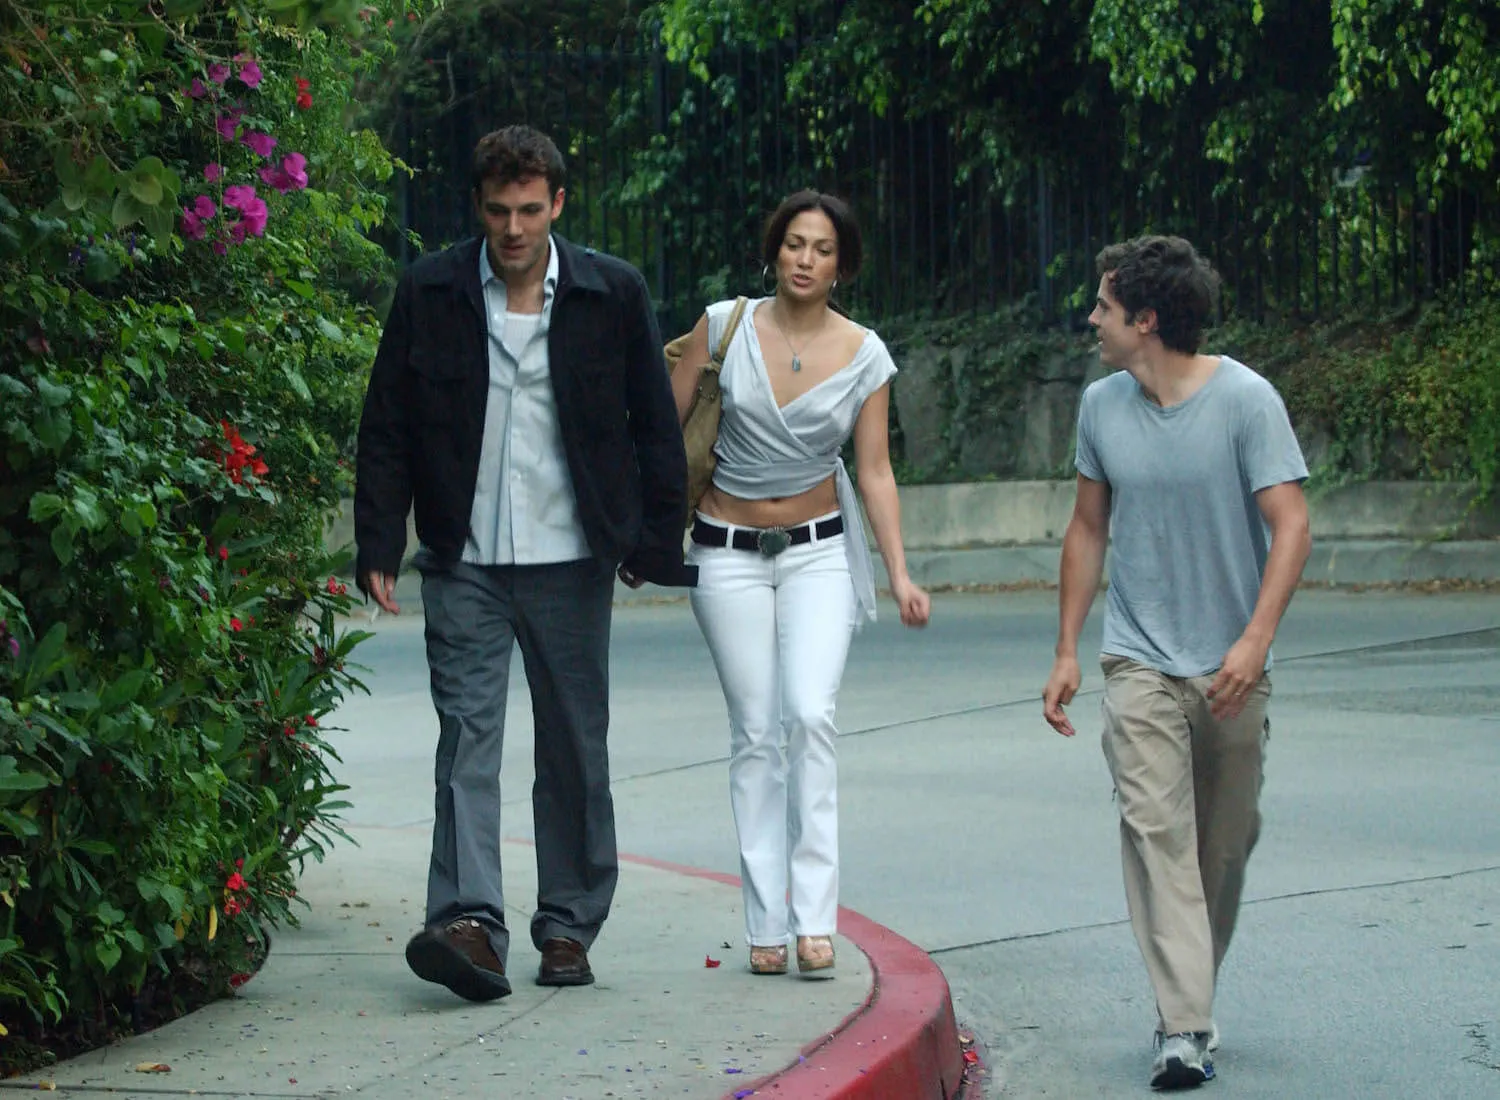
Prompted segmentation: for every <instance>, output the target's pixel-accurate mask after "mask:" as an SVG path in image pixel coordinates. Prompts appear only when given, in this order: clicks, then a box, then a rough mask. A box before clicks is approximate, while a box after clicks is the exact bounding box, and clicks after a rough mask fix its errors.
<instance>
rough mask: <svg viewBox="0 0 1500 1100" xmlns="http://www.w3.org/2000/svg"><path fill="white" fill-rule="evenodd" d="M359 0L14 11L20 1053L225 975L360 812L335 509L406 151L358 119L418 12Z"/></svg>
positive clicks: (5, 992)
mask: <svg viewBox="0 0 1500 1100" xmlns="http://www.w3.org/2000/svg"><path fill="white" fill-rule="evenodd" d="M387 6H390V7H394V6H395V5H387ZM359 14H360V13H359V12H358V11H357V10H356V8H355V6H354V5H353V4H349V3H318V2H316V0H307V2H302V0H271V2H267V3H229V2H223V0H167V2H166V3H165V4H162V3H156V2H153V3H147V2H144V0H61V2H56V3H52V2H45V0H32V2H31V3H25V2H14V3H8V4H7V5H6V7H5V12H4V14H3V15H0V34H3V41H0V48H3V50H4V52H5V54H6V55H7V62H6V64H7V66H8V67H7V68H6V70H5V71H4V73H3V75H0V111H3V113H0V117H3V118H5V119H6V120H7V129H6V142H5V145H4V147H3V149H0V153H3V157H4V160H3V162H0V405H3V408H4V412H5V415H4V417H3V418H0V1035H6V1034H9V1035H10V1037H11V1038H9V1039H7V1041H6V1049H7V1050H9V1051H12V1052H19V1053H12V1054H10V1055H8V1056H7V1060H8V1061H11V1062H12V1063H14V1062H15V1061H17V1060H24V1059H26V1058H33V1059H34V1058H35V1057H36V1056H37V1054H38V1052H39V1051H45V1050H47V1049H49V1048H50V1049H51V1050H55V1051H67V1050H71V1049H76V1048H77V1047H78V1046H80V1045H87V1044H88V1043H91V1042H96V1041H99V1040H101V1039H104V1038H108V1037H109V1036H110V1035H112V1034H113V1033H115V1032H117V1031H118V1030H119V1029H120V1028H121V1027H123V1026H128V1025H130V1024H132V1023H134V1024H136V1025H137V1026H139V1025H140V1024H142V1023H149V1022H151V1021H152V1020H153V1019H157V1018H160V1017H162V1016H168V1015H171V1014H173V1013H175V1012H177V1011H180V1010H181V1009H182V1007H183V1006H184V1005H185V1004H187V1003H190V1002H193V1001H196V1000H201V999H206V998H209V997H213V996H217V995H220V994H222V993H224V992H225V991H227V990H228V989H230V988H231V987H232V986H233V985H234V984H235V983H236V982H237V981H240V980H242V979H243V977H244V976H245V975H246V974H248V973H249V972H251V971H252V969H253V967H254V966H255V965H256V963H257V961H258V959H259V958H260V957H261V956H262V955H263V952H264V945H265V938H264V937H265V932H264V930H265V928H266V927H267V926H269V925H274V924H275V923H276V922H278V921H283V920H287V919H290V918H291V917H292V916H293V909H292V905H293V902H294V900H295V894H296V889H295V881H296V879H295V875H296V870H297V868H298V866H299V864H300V862H301V861H302V860H303V859H304V858H305V857H306V856H308V855H314V856H320V855H321V854H322V851H323V848H324V846H325V845H326V844H327V843H328V841H329V839H330V838H331V837H332V836H333V835H334V834H336V833H337V831H338V830H337V823H336V813H337V810H338V809H339V808H340V805H341V804H340V803H339V802H338V801H337V795H338V792H339V791H340V789H341V788H340V785H339V784H338V783H337V782H336V781H335V779H334V776H333V775H332V773H331V772H330V768H329V765H330V762H331V761H332V760H334V759H336V757H335V756H334V753H333V750H332V749H331V747H330V746H329V744H328V743H327V741H325V740H324V737H325V734H326V727H325V726H324V725H323V724H322V722H323V719H324V717H325V716H326V715H327V714H328V713H329V712H330V711H331V710H332V709H333V708H334V707H335V705H336V704H337V703H338V702H339V700H340V699H341V698H342V697H343V695H344V694H345V693H346V692H347V691H349V690H350V689H351V688H354V687H357V686H358V684H357V681H356V680H355V679H354V678H353V675H352V671H353V668H352V666H351V665H349V664H347V662H348V661H349V658H350V654H351V651H352V650H353V649H354V647H355V646H356V645H357V644H358V642H359V641H360V640H361V637H362V635H360V634H359V633H357V632H352V631H347V630H343V629H341V627H340V625H339V619H338V614H339V612H341V611H344V610H346V609H347V607H348V604H349V597H348V595H347V592H346V590H345V588H344V587H343V585H342V584H340V583H339V582H338V581H337V580H335V579H334V578H333V573H334V571H335V569H336V568H337V567H338V565H339V564H340V562H339V561H338V560H335V559H331V558H330V557H329V556H328V554H327V553H326V551H325V550H324V547H323V530H324V523H325V519H326V517H327V516H328V514H329V512H330V510H331V509H333V508H334V507H335V506H336V505H337V502H338V500H339V499H340V496H341V494H342V493H343V492H345V491H346V490H347V486H348V482H349V478H350V471H349V470H348V469H347V468H346V466H345V462H344V456H345V455H347V454H350V453H352V448H351V446H350V443H351V440H352V436H353V432H354V428H355V425H356V422H357V417H358V409H359V400H360V396H361V393H362V390H363V385H364V379H365V372H366V370H367V368H368V364H369V362H370V360H371V359H372V357H373V351H374V346H375V342H376V340H377V338H378V328H377V318H376V315H375V310H374V309H373V308H372V306H371V304H370V303H369V302H366V301H364V300H362V296H366V295H373V294H374V292H376V291H378V290H379V289H380V288H381V287H383V286H384V285H386V284H387V283H388V282H389V279H390V274H391V272H390V270H389V263H388V261H387V259H386V257H385V256H384V254H383V253H382V252H381V250H380V249H379V248H377V247H376V246H375V245H373V244H371V243H370V241H369V240H368V239H367V237H366V234H367V233H368V232H369V231H371V230H373V229H375V228H376V227H377V226H378V225H380V224H381V223H382V221H383V220H384V213H385V201H384V198H383V196H382V193H381V191H380V189H379V188H380V185H381V184H382V182H383V181H384V180H385V179H386V178H387V177H388V176H389V175H390V173H391V172H392V170H393V168H394V167H396V165H394V164H393V162H392V160H391V158H390V157H389V156H388V155H387V154H386V152H385V151H384V150H383V148H382V147H381V145H380V143H379V142H378V140H376V139H375V138H373V137H372V136H371V135H368V134H364V133H351V132H350V131H349V127H348V125H347V122H348V119H347V117H346V112H347V111H348V109H349V104H350V102H351V100H352V92H353V89H354V86H355V83H356V81H357V80H359V79H360V78H361V76H362V74H365V73H371V72H375V71H377V67H378V66H379V64H380V63H381V59H382V57H383V56H384V52H385V39H384V35H385V31H384V27H383V25H384V22H385V19H386V18H389V17H391V16H392V15H394V12H393V11H392V12H387V11H384V10H383V9H382V10H380V11H376V10H375V8H374V7H367V8H366V9H364V13H363V14H364V18H363V19H361V18H359ZM272 15H275V16H277V17H278V18H280V19H284V20H286V22H273V21H272V19H271V16H272ZM371 15H375V16H377V18H370V16H371ZM329 21H333V22H334V23H335V25H334V26H332V27H330V28H329V29H327V30H324V29H319V24H320V23H328V22H329ZM346 23H347V24H348V26H346V25H345V24H346ZM371 28H373V29H371ZM361 29H364V33H362V34H361V33H359V32H360V30H361ZM17 1039H24V1040H25V1042H17V1041H16V1040H17ZM3 1068H5V1067H4V1066H3V1065H0V1069H3Z"/></svg>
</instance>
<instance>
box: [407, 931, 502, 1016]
mask: <svg viewBox="0 0 1500 1100" xmlns="http://www.w3.org/2000/svg"><path fill="white" fill-rule="evenodd" d="M406 965H407V966H409V967H411V972H412V973H413V974H415V975H416V976H417V977H419V978H421V979H422V980H423V981H424V982H432V983H434V984H435V985H441V986H445V987H446V988H448V989H449V990H451V991H453V992H454V993H456V994H458V995H459V996H460V997H462V998H463V999H464V1000H466V1001H495V1000H499V999H500V998H501V997H506V996H509V995H510V979H509V978H507V977H506V976H505V975H504V974H494V973H491V972H490V971H488V970H481V969H480V968H479V967H477V966H475V965H474V964H473V963H471V962H470V961H469V960H468V959H467V958H465V957H464V955H463V953H462V952H460V951H458V950H457V949H455V948H454V947H452V946H450V945H449V944H448V943H447V941H445V940H443V939H442V938H440V937H439V936H437V935H436V934H434V933H429V932H423V933H420V934H418V935H417V936H416V937H415V938H413V939H412V941H411V942H410V943H408V944H407V945H406Z"/></svg>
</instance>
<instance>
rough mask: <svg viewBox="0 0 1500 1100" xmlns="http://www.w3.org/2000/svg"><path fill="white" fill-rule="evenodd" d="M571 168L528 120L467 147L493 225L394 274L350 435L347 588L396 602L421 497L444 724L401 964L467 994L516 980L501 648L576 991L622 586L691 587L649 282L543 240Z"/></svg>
mask: <svg viewBox="0 0 1500 1100" xmlns="http://www.w3.org/2000/svg"><path fill="white" fill-rule="evenodd" d="M563 175H564V166H563V160H562V156H561V154H560V153H559V152H558V150H557V147H556V146H555V145H554V144H553V143H552V141H551V140H550V139H548V138H547V137H546V135H544V134H541V133H539V132H537V131H535V130H533V129H530V128H529V127H524V126H511V127H507V128H505V129H503V130H499V131H496V132H495V133H492V134H489V135H488V136H486V137H485V138H483V139H482V140H481V141H480V142H479V144H478V146H477V147H476V149H475V153H474V167H473V188H474V191H473V195H474V202H475V206H476V210H477V212H478V216H479V220H480V223H481V226H482V228H483V236H482V237H480V238H478V239H475V240H471V241H468V242H466V243H464V244H459V245H456V246H454V247H452V248H449V249H447V250H445V251H443V252H440V253H437V254H434V255H429V256H424V257H422V258H421V259H420V260H418V261H417V262H416V263H415V264H413V265H412V267H411V268H410V269H409V270H408V271H407V272H406V274H405V275H404V276H403V278H402V279H401V283H400V285H399V287H398V288H397V291H396V297H395V301H394V303H393V304H392V307H391V312H390V317H389V318H388V320H387V321H386V328H385V332H384V334H383V336H382V338H381V341H380V351H379V353H378V355H377V356H376V359H375V366H374V369H373V371H372V373H371V376H370V386H369V392H368V393H367V395H366V398H365V407H364V415H363V418H362V419H361V421H360V429H359V456H358V468H357V486H356V490H355V498H354V522H355V537H356V540H357V542H358V546H359V560H358V563H357V566H356V569H357V576H358V578H359V584H360V587H361V588H362V589H363V590H364V591H365V592H366V593H367V594H368V595H369V596H370V597H371V598H372V599H374V600H375V602H376V603H377V604H378V605H379V606H380V607H382V608H384V609H385V610H386V611H389V612H391V613H392V614H395V613H397V611H398V610H399V609H398V607H397V605H396V603H395V599H394V594H395V581H396V574H397V571H398V569H399V568H400V565H401V558H402V555H403V553H404V551H405V548H406V516H407V512H408V510H410V509H412V508H413V507H414V508H415V512H416V525H417V536H418V539H419V540H420V542H421V548H420V550H419V551H418V554H417V557H416V559H415V562H414V564H415V566H416V568H417V569H419V570H420V571H421V573H422V604H423V611H424V613H425V615H426V627H427V630H426V638H427V662H428V666H429V668H430V670H431V676H432V698H433V703H434V705H435V706H436V708H437V713H438V722H439V735H438V746H437V766H436V781H437V799H436V815H437V817H436V821H435V822H434V825H433V835H432V860H431V864H430V867H429V871H428V884H427V916H426V927H425V928H424V929H423V930H422V931H421V932H419V933H418V934H417V935H416V936H415V937H413V938H412V940H411V942H410V943H409V944H408V945H407V948H406V959H407V962H408V964H409V965H410V966H411V968H412V970H413V971H414V972H415V973H416V974H417V975H418V976H419V977H421V978H424V979H426V980H427V981H432V982H437V983H439V984H441V985H444V986H447V987H448V988H449V989H451V990H453V992H455V993H457V994H458V995H459V996H461V997H465V998H467V999H469V1000H474V1001H486V1000H492V999H494V998H496V997H503V996H505V995H506V994H507V993H509V992H510V982H509V979H508V978H507V977H506V969H505V961H506V955H507V951H508V948H509V934H508V932H507V930H506V925H505V902H504V895H503V893H502V888H501V879H500V757H501V744H502V740H503V734H504V726H505V700H506V689H507V684H508V679H509V670H510V658H511V651H512V647H513V646H514V645H515V644H517V643H519V645H520V647H521V655H522V658H523V660H524V663H525V667H526V679H527V681H528V684H529V686H530V688H531V699H532V708H533V713H534V717H535V727H536V735H535V736H536V746H535V758H536V783H535V786H534V787H533V789H532V805H533V811H534V817H535V832H536V859H537V882H538V885H537V909H536V913H535V915H534V916H533V917H532V921H531V938H532V941H533V942H534V943H535V945H536V946H537V948H538V949H539V950H540V951H541V956H542V958H541V968H540V970H539V972H538V975H537V981H538V982H539V983H541V984H543V985H585V984H587V983H589V982H592V981H593V980H594V976H593V972H592V970H591V969H590V967H589V961H588V948H589V947H590V946H591V945H592V943H593V941H594V938H595V937H596V936H597V935H598V933H599V929H600V926H601V925H602V924H603V922H604V919H605V917H606V915H607V914H608V912H609V906H610V902H611V899H612V898H613V895H614V888H615V881H616V878H617V877H618V863H617V858H616V851H615V832H614V807H613V803H612V801H611V798H610V791H609V758H608V750H607V747H606V735H607V731H608V726H609V626H610V610H611V603H612V597H613V592H614V578H615V575H616V572H617V571H618V574H619V576H620V577H621V578H622V579H623V580H624V581H625V582H626V583H627V584H631V585H639V584H641V583H643V582H644V581H647V580H649V581H653V582H655V583H657V584H663V585H681V584H691V583H692V580H693V578H692V571H691V570H690V569H689V568H688V567H687V566H685V565H683V561H682V516H683V513H684V512H685V510H686V503H687V502H686V495H687V489H686V481H687V462H686V458H685V456H684V453H683V445H682V432H681V429H680V428H679V426H678V422H677V411H676V405H675V404H674V402H673V398H672V392H671V388H670V385H669V383H668V378H667V372H666V368H665V365H664V363H663V360H662V349H661V336H660V334H659V332H658V330H657V326H656V321H655V318H654V315H653V313H652V309H651V302H650V298H649V295H648V293H647V290H646V285H645V282H644V280H642V278H641V276H640V274H639V272H637V271H636V270H635V269H634V268H632V267H631V266H630V265H629V264H626V263H624V262H623V261H621V260H618V259H615V258H614V257H612V256H605V255H602V254H599V253H596V252H594V251H593V250H591V249H589V250H586V249H582V248H578V247H576V246H574V245H572V244H570V243H568V242H567V241H565V240H563V239H562V238H561V237H559V236H557V235H556V234H554V233H553V232H552V231H551V227H552V223H553V221H554V220H555V219H556V218H557V216H558V215H559V214H560V213H561V212H562V208H563V198H564V193H563Z"/></svg>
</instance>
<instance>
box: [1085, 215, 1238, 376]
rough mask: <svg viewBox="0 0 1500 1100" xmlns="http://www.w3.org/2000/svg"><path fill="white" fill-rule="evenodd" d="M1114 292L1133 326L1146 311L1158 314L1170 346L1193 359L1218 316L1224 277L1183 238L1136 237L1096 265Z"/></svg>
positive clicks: (1162, 333) (1158, 329) (1106, 252)
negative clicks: (1212, 319) (1210, 322)
mask: <svg viewBox="0 0 1500 1100" xmlns="http://www.w3.org/2000/svg"><path fill="white" fill-rule="evenodd" d="M1094 262H1095V265H1096V266H1097V267H1098V270H1099V274H1100V275H1101V276H1103V277H1105V278H1107V279H1108V280H1109V289H1110V292H1111V293H1112V294H1113V295H1114V296H1115V299H1116V300H1117V301H1118V302H1119V303H1120V305H1121V306H1122V307H1123V308H1124V310H1125V320H1126V321H1127V322H1131V323H1133V322H1134V321H1135V317H1136V314H1138V313H1140V312H1141V310H1143V309H1150V310H1154V311H1155V312H1156V334H1157V335H1158V336H1160V337H1161V342H1162V344H1163V345H1164V346H1166V347H1168V348H1170V349H1171V350H1172V351H1176V352H1181V353H1182V354H1184V355H1192V354H1194V353H1195V352H1197V350H1198V345H1199V344H1200V343H1202V341H1203V328H1204V326H1205V325H1206V324H1207V323H1208V319H1209V317H1211V316H1212V315H1213V312H1214V306H1215V304H1216V302H1217V301H1218V295H1219V275H1218V273H1217V272H1216V271H1214V269H1213V267H1212V266H1211V265H1210V264H1209V262H1208V261H1207V260H1205V259H1204V258H1203V257H1202V256H1200V255H1198V253H1197V251H1196V250H1195V249H1194V248H1193V246H1192V245H1191V244H1189V243H1188V242H1187V241H1185V240H1183V239H1182V238H1181V237H1136V238H1135V239H1134V240H1129V241H1124V242H1123V243H1121V244H1112V245H1110V246H1109V247H1107V248H1105V249H1104V250H1103V251H1101V252H1100V253H1099V255H1098V257H1097V258H1096V260H1095V261H1094Z"/></svg>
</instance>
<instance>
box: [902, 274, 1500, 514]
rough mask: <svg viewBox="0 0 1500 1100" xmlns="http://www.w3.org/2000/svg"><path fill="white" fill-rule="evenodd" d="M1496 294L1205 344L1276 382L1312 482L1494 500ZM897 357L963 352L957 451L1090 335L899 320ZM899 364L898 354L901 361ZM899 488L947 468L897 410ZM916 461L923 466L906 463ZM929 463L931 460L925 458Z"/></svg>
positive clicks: (1031, 319) (995, 323) (1006, 323)
mask: <svg viewBox="0 0 1500 1100" xmlns="http://www.w3.org/2000/svg"><path fill="white" fill-rule="evenodd" d="M1497 306H1500V286H1497V285H1496V283H1495V281H1494V280H1493V279H1491V278H1488V277H1483V276H1476V277H1475V278H1473V279H1471V280H1470V281H1469V282H1468V283H1467V284H1466V285H1464V286H1463V287H1461V288H1455V289H1454V290H1453V291H1451V292H1450V293H1449V294H1448V295H1447V296H1445V297H1444V298H1443V299H1442V300H1440V301H1436V302H1432V303H1428V304H1427V305H1425V306H1422V307H1420V308H1417V309H1413V310H1410V311H1408V312H1407V313H1406V314H1405V315H1403V316H1399V317H1388V318H1378V319H1370V318H1351V319H1347V320H1343V321H1337V322H1325V323H1319V324H1311V325H1309V324H1299V323H1295V322H1292V321H1288V320H1282V321H1279V322H1277V323H1270V324H1253V323H1248V322H1232V323H1230V324H1227V325H1225V326H1223V327H1222V328H1219V329H1216V330H1213V331H1210V332H1209V333H1208V334H1207V335H1206V336H1205V341H1204V347H1205V348H1206V349H1207V350H1210V351H1215V352H1226V353H1228V354H1231V355H1234V356H1236V357H1237V358H1239V359H1242V360H1243V361H1244V362H1246V363H1248V364H1250V366H1252V367H1253V368H1254V369H1255V370H1257V371H1259V372H1260V373H1262V374H1264V375H1266V376H1267V377H1269V378H1270V379H1271V380H1272V381H1273V382H1274V383H1275V384H1276V386H1277V388H1278V389H1279V390H1280V392H1281V395H1282V397H1283V399H1284V400H1285V401H1286V404H1287V409H1288V411H1289V412H1290V414H1291V417H1292V421H1293V423H1294V424H1295V425H1296V427H1297V430H1298V434H1299V436H1300V437H1301V438H1302V441H1303V444H1304V447H1305V448H1306V449H1307V450H1308V459H1309V462H1310V464H1312V466H1313V481H1314V483H1315V484H1321V485H1331V484H1337V483H1340V482H1345V481H1352V480H1363V479H1372V478H1380V479H1393V480H1410V479H1423V478H1425V479H1433V480H1463V481H1472V482H1474V483H1476V485H1477V486H1478V487H1479V490H1480V494H1479V497H1478V498H1477V499H1478V500H1480V501H1483V500H1486V499H1488V500H1493V499H1494V498H1495V496H1496V494H1497V492H1500V309H1497ZM882 331H883V332H884V333H885V334H886V338H887V340H888V341H891V342H892V343H893V345H894V346H897V347H898V350H899V351H903V352H904V351H909V350H910V349H914V348H923V347H934V346H935V347H938V348H943V349H961V350H962V351H963V352H965V356H964V369H963V370H962V371H959V372H955V377H954V383H953V385H952V386H951V388H950V389H949V390H948V391H947V392H946V393H945V395H944V408H945V413H946V416H947V418H948V422H949V428H948V430H949V433H950V435H951V441H950V442H952V451H953V453H954V454H956V453H957V442H956V441H958V440H962V439H973V438H980V437H983V436H985V435H986V434H988V433H992V432H995V431H1004V430H1013V421H1014V419H1015V417H1016V416H1018V415H1020V412H1021V411H1022V405H1023V398H1024V396H1025V389H1026V386H1027V384H1028V382H1029V381H1031V380H1032V379H1034V378H1036V377H1038V376H1039V375H1040V374H1045V371H1044V370H1043V367H1044V366H1045V364H1047V363H1049V362H1056V361H1060V360H1066V359H1069V358H1076V357H1077V356H1078V355H1079V354H1081V352H1082V348H1083V347H1084V345H1085V344H1086V342H1087V337H1085V336H1080V335H1076V334H1070V333H1068V332H1066V331H1065V330H1062V329H1059V328H1056V327H1055V326H1048V325H1045V324H1043V323H1042V321H1041V319H1040V318H1039V317H1038V316H1037V314H1036V313H1035V312H1034V311H1031V310H1029V309H1028V308H1027V306H1026V305H1025V304H1024V303H1021V304H1017V305H1014V306H1012V307H1009V308H1007V309H1003V310H1000V311H996V312H993V313H988V314H980V315H978V316H976V317H957V318H927V317H922V318H912V317H906V318H899V319H897V320H895V321H893V322H891V323H889V324H887V325H883V326H882ZM898 357H899V356H898ZM892 428H893V432H894V436H893V439H894V442H895V451H896V455H897V462H898V467H899V470H900V473H901V479H902V481H903V482H909V483H920V482H924V481H938V482H940V481H952V480H955V479H957V478H961V477H962V476H963V475H962V474H961V473H960V472H959V471H958V470H957V468H956V466H954V465H953V464H952V463H951V462H950V463H939V464H937V465H936V466H934V465H933V464H932V463H931V462H928V463H927V464H926V465H925V466H923V465H922V464H920V463H919V462H917V461H915V460H908V456H906V455H905V454H904V452H903V450H902V446H903V440H902V439H901V435H900V430H899V425H898V424H897V422H896V420H895V409H894V407H893V410H892ZM912 457H913V458H914V457H915V456H912ZM929 457H930V456H929Z"/></svg>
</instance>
